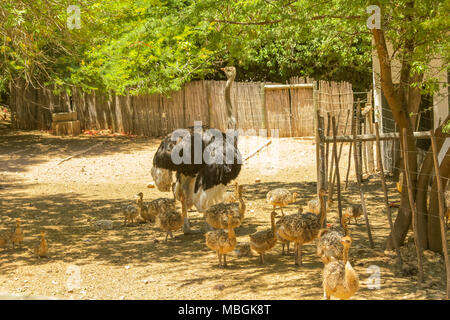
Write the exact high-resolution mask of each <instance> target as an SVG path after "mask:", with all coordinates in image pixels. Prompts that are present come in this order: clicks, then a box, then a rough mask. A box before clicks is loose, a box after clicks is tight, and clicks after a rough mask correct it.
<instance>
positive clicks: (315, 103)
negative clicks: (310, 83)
mask: <svg viewBox="0 0 450 320" xmlns="http://www.w3.org/2000/svg"><path fill="white" fill-rule="evenodd" d="M317 98H318V91H317V90H316V89H314V91H313V106H314V128H315V136H316V137H315V141H316V170H317V194H319V190H320V187H321V181H320V177H321V175H320V169H321V168H320V167H321V165H320V164H321V159H320V133H319V111H318V101H317Z"/></svg>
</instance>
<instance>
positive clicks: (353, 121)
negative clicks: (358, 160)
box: [345, 109, 356, 190]
mask: <svg viewBox="0 0 450 320" xmlns="http://www.w3.org/2000/svg"><path fill="white" fill-rule="evenodd" d="M350 112H351V119H352V124H351V132H352V134H353V132H354V130H355V118H354V117H353V109H352V110H351V111H350ZM352 148H353V143H350V147H349V148H348V167H347V174H346V175H345V190H347V186H348V176H349V174H350V164H351V162H352ZM353 152H354V151H353ZM355 172H356V169H355Z"/></svg>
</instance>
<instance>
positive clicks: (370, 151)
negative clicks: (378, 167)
mask: <svg viewBox="0 0 450 320" xmlns="http://www.w3.org/2000/svg"><path fill="white" fill-rule="evenodd" d="M369 106H370V105H369ZM370 107H371V106H370ZM367 119H368V122H367V124H368V128H369V133H370V134H373V131H374V128H373V108H370V111H369V112H368V113H367ZM367 161H368V164H369V167H368V169H369V173H374V172H375V165H374V162H375V161H374V156H373V142H372V141H367Z"/></svg>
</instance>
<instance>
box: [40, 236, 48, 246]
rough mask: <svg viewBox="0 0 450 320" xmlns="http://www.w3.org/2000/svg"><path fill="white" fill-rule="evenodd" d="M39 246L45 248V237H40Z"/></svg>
mask: <svg viewBox="0 0 450 320" xmlns="http://www.w3.org/2000/svg"><path fill="white" fill-rule="evenodd" d="M41 248H47V241H45V237H42V238H41Z"/></svg>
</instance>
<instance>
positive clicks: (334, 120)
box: [332, 116, 342, 221]
mask: <svg viewBox="0 0 450 320" xmlns="http://www.w3.org/2000/svg"><path fill="white" fill-rule="evenodd" d="M332 122H333V157H334V161H335V167H336V169H335V170H336V178H337V197H338V212H339V221H341V220H342V204H341V176H340V175H339V159H338V156H337V150H336V149H337V143H336V136H337V125H336V118H335V117H334V116H333V118H332Z"/></svg>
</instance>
